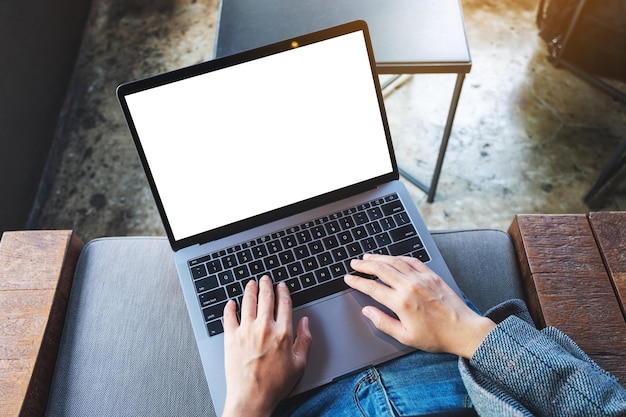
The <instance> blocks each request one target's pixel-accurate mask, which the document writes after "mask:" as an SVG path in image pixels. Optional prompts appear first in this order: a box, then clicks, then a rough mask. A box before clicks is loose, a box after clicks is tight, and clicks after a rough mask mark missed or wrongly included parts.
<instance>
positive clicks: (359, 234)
mask: <svg viewBox="0 0 626 417" xmlns="http://www.w3.org/2000/svg"><path fill="white" fill-rule="evenodd" d="M352 236H354V238H355V239H356V240H361V239H363V238H364V237H366V236H367V232H366V231H365V227H363V226H358V227H355V228H354V229H352Z"/></svg>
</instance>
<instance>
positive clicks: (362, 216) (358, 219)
mask: <svg viewBox="0 0 626 417" xmlns="http://www.w3.org/2000/svg"><path fill="white" fill-rule="evenodd" d="M369 221H370V219H369V218H368V217H367V213H365V212H362V211H361V212H358V213H356V214H355V215H354V222H355V223H356V224H357V225H359V224H365V223H367V222H369Z"/></svg>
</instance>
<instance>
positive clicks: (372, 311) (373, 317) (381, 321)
mask: <svg viewBox="0 0 626 417" xmlns="http://www.w3.org/2000/svg"><path fill="white" fill-rule="evenodd" d="M362 313H363V315H364V316H365V317H367V318H368V319H369V320H370V321H371V322H372V324H373V325H374V327H376V328H377V329H378V330H380V331H381V332H383V333H386V334H388V335H389V336H391V337H393V338H394V339H396V340H398V341H400V342H402V339H403V335H404V333H403V329H404V327H403V326H402V323H401V322H400V320H398V319H395V318H393V317H391V316H389V315H388V314H386V313H383V312H382V311H380V310H379V309H378V308H376V307H373V306H366V307H363V310H362Z"/></svg>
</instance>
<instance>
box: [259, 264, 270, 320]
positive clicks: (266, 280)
mask: <svg viewBox="0 0 626 417" xmlns="http://www.w3.org/2000/svg"><path fill="white" fill-rule="evenodd" d="M256 316H257V318H260V319H263V320H273V319H274V288H273V284H272V280H271V279H270V277H269V276H267V275H263V277H261V280H260V281H259V295H258V307H257V313H256Z"/></svg>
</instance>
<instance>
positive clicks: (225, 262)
mask: <svg viewBox="0 0 626 417" xmlns="http://www.w3.org/2000/svg"><path fill="white" fill-rule="evenodd" d="M235 265H237V257H236V256H235V255H226V256H224V257H223V258H222V266H223V267H224V269H230V268H234V267H235Z"/></svg>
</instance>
